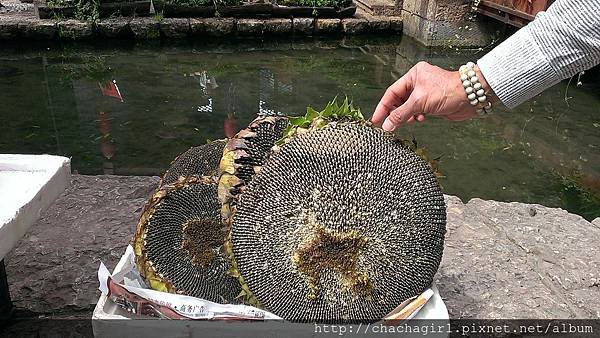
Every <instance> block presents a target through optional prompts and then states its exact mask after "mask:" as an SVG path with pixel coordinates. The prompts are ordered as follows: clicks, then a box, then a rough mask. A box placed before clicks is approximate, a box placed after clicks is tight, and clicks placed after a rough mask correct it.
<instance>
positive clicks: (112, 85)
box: [98, 80, 123, 102]
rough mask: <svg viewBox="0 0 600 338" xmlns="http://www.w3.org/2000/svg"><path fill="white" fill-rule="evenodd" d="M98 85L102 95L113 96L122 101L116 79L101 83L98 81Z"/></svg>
mask: <svg viewBox="0 0 600 338" xmlns="http://www.w3.org/2000/svg"><path fill="white" fill-rule="evenodd" d="M98 86H100V90H101V91H102V95H104V96H107V97H114V98H115V99H118V100H121V102H123V96H121V91H119V87H118V86H117V81H115V80H112V81H107V82H106V83H105V84H101V83H100V82H98Z"/></svg>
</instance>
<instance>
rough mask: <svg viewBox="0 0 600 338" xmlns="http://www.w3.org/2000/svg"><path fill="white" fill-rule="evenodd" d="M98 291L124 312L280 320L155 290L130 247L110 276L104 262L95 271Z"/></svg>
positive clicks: (241, 307) (265, 313)
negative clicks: (141, 273) (149, 283)
mask: <svg viewBox="0 0 600 338" xmlns="http://www.w3.org/2000/svg"><path fill="white" fill-rule="evenodd" d="M98 280H99V282H100V287H99V289H100V291H102V293H103V294H105V295H107V297H108V298H109V299H110V300H112V301H113V302H115V303H116V304H118V305H119V306H120V307H122V308H123V309H125V310H126V311H128V312H130V313H132V314H137V315H142V316H151V317H158V318H165V319H194V320H249V321H263V320H272V319H277V320H281V319H282V318H280V317H278V316H276V315H274V314H272V313H270V312H268V311H264V310H261V309H258V308H255V307H252V306H248V305H237V304H218V303H214V302H210V301H207V300H204V299H200V298H196V297H190V296H184V295H178V294H172V293H167V292H161V291H156V290H152V289H150V288H148V287H147V286H146V284H145V283H144V280H143V279H142V278H141V276H140V274H139V272H138V270H137V265H136V263H135V254H134V252H133V247H132V246H131V245H129V246H127V250H126V251H125V254H124V255H123V257H121V260H120V261H119V263H118V264H117V266H116V267H115V270H114V272H113V274H112V275H111V273H110V272H109V271H108V269H107V268H106V266H105V265H104V264H103V263H100V268H99V269H98Z"/></svg>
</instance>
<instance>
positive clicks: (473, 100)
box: [458, 62, 492, 115]
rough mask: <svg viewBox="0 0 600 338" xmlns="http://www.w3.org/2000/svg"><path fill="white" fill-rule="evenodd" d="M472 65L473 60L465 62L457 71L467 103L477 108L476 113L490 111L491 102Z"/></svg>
mask: <svg viewBox="0 0 600 338" xmlns="http://www.w3.org/2000/svg"><path fill="white" fill-rule="evenodd" d="M473 67H475V64H474V63H473V62H467V64H466V65H462V66H460V69H459V70H458V72H459V73H460V80H461V81H462V84H463V87H464V88H465V92H466V93H467V99H469V103H470V104H471V105H472V106H475V107H476V108H477V113H478V114H480V115H483V114H486V113H489V112H491V111H492V103H491V102H490V101H488V99H487V96H486V95H485V90H484V89H483V86H482V85H481V82H479V78H478V77H477V74H476V73H475V69H474V68H473Z"/></svg>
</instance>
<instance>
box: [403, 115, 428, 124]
mask: <svg viewBox="0 0 600 338" xmlns="http://www.w3.org/2000/svg"><path fill="white" fill-rule="evenodd" d="M424 121H425V115H424V114H417V115H415V116H411V117H410V118H409V119H408V121H406V123H408V124H412V123H414V122H424Z"/></svg>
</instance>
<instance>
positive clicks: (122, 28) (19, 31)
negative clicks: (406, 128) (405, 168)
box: [0, 13, 403, 40]
mask: <svg viewBox="0 0 600 338" xmlns="http://www.w3.org/2000/svg"><path fill="white" fill-rule="evenodd" d="M402 27H403V24H402V18H399V17H385V16H370V15H366V14H364V13H362V14H357V17H356V18H349V19H341V20H340V19H316V18H294V19H281V18H272V19H247V18H243V19H242V18H240V19H236V18H204V19H201V18H198V19H194V18H192V19H186V18H166V19H162V20H160V21H157V20H156V19H154V18H150V17H139V18H111V19H103V20H100V21H97V22H95V23H89V22H84V21H79V20H74V19H71V20H66V21H54V20H40V19H35V18H29V17H15V18H0V40H19V39H24V40H28V39H31V40H34V39H35V40H51V39H55V38H58V39H65V40H83V39H91V38H134V39H138V40H148V39H157V38H161V37H162V38H165V39H180V38H186V37H201V36H225V35H234V34H236V35H239V36H272V35H280V36H283V35H287V34H289V35H290V36H292V35H296V36H302V35H336V34H346V35H355V34H364V33H392V34H400V33H401V32H402Z"/></svg>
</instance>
